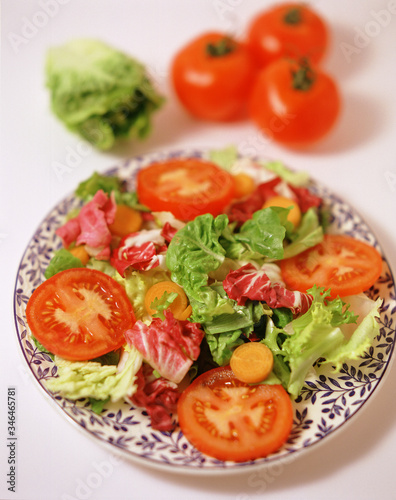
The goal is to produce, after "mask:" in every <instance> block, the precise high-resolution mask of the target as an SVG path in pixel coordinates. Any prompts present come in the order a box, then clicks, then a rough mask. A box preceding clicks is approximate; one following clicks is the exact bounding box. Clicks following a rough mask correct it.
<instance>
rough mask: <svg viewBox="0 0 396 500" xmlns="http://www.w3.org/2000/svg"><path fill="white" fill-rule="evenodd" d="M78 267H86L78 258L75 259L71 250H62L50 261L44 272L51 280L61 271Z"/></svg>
mask: <svg viewBox="0 0 396 500" xmlns="http://www.w3.org/2000/svg"><path fill="white" fill-rule="evenodd" d="M76 267H84V265H83V263H82V262H81V260H80V259H79V258H78V257H75V256H74V255H73V254H72V253H71V252H69V250H66V249H65V248H61V249H60V250H57V251H56V252H55V253H54V256H53V257H52V259H51V260H50V262H49V264H48V266H47V269H46V270H45V271H44V276H45V277H46V279H48V278H51V276H54V275H55V274H57V273H59V272H60V271H65V270H66V269H74V268H76Z"/></svg>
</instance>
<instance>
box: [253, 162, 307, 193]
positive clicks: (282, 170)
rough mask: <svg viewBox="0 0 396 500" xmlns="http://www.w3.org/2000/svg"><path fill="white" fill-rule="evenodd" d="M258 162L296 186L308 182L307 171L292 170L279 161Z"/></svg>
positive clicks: (301, 185) (304, 184)
mask: <svg viewBox="0 0 396 500" xmlns="http://www.w3.org/2000/svg"><path fill="white" fill-rule="evenodd" d="M259 164H260V165H261V166H262V167H263V168H266V169H267V170H271V171H272V172H274V173H275V174H276V175H277V176H278V177H280V178H281V179H283V180H284V181H285V182H287V183H288V184H291V185H292V186H296V187H303V186H306V185H307V184H308V182H309V174H308V172H303V171H301V172H294V171H293V170H290V169H289V168H288V167H286V166H285V165H284V164H283V163H282V162H281V161H268V162H259Z"/></svg>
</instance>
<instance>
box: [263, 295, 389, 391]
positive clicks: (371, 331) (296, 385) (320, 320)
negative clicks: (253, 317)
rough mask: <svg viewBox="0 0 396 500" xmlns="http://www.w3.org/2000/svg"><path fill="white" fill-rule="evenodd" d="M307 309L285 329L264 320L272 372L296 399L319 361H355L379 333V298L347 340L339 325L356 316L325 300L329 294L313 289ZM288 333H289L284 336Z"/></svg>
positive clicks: (353, 320)
mask: <svg viewBox="0 0 396 500" xmlns="http://www.w3.org/2000/svg"><path fill="white" fill-rule="evenodd" d="M309 293H310V294H311V295H312V296H313V302H312V305H311V307H310V309H309V310H308V311H307V312H306V313H305V314H303V315H302V316H300V317H298V318H296V319H295V320H293V321H292V322H291V323H290V324H289V325H288V326H287V328H286V329H280V328H276V327H275V325H274V324H273V322H272V321H271V320H269V321H268V324H267V331H266V335H265V338H264V339H263V340H262V342H263V343H264V344H266V345H267V346H268V347H269V348H270V349H271V350H272V352H273V354H274V372H275V374H276V375H277V376H278V377H279V378H280V379H281V381H282V384H283V385H284V387H285V388H286V389H287V391H288V392H289V393H290V394H291V395H292V396H293V397H296V396H298V394H299V393H300V391H301V388H302V387H303V385H304V382H305V379H306V377H307V375H308V373H309V372H310V370H312V367H313V365H314V364H315V362H316V361H318V360H319V359H321V360H322V362H323V363H330V364H333V365H335V370H339V368H340V367H341V365H342V364H343V363H345V362H346V361H349V360H354V359H357V358H359V357H360V356H362V355H363V354H364V352H365V351H366V349H367V348H368V347H369V346H370V345H371V343H372V341H373V339H374V338H375V337H376V336H377V335H378V333H379V324H378V322H377V321H376V318H377V317H378V316H379V307H380V305H381V303H382V301H381V299H379V300H377V301H376V302H372V308H371V310H370V312H369V313H368V314H367V315H366V316H365V317H364V318H363V319H362V320H361V322H360V324H359V325H358V326H356V328H355V329H354V330H353V333H352V334H351V337H350V338H349V339H348V338H346V336H345V335H344V333H343V331H342V326H343V325H346V324H347V325H351V324H352V323H356V321H357V317H356V315H355V314H354V313H353V312H351V311H350V310H349V305H347V304H345V303H344V302H343V301H342V300H341V299H340V298H339V297H338V298H337V299H334V300H329V292H328V291H324V289H321V288H317V287H314V288H312V289H311V290H309ZM286 330H287V331H291V332H292V334H288V333H287V332H286Z"/></svg>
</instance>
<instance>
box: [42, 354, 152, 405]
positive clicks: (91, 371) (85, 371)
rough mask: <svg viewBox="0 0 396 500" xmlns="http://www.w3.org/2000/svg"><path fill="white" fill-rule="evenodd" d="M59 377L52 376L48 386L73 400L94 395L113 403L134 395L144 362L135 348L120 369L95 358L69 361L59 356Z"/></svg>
mask: <svg viewBox="0 0 396 500" xmlns="http://www.w3.org/2000/svg"><path fill="white" fill-rule="evenodd" d="M55 364H56V365H57V367H58V377H56V378H53V379H49V380H48V381H47V387H48V389H49V390H50V391H52V392H59V393H60V394H61V395H62V396H63V397H65V398H69V399H80V398H93V399H95V400H102V401H103V400H106V399H108V398H110V400H111V401H112V402H115V401H120V400H121V399H123V398H124V397H130V396H132V395H133V394H134V393H135V391H136V389H137V386H136V385H135V384H134V382H135V380H136V373H137V372H138V370H139V368H140V366H141V364H142V356H141V355H140V353H139V352H138V351H137V350H136V349H135V348H131V350H130V351H129V353H128V357H127V360H126V362H125V364H124V366H123V368H122V369H121V371H119V372H118V371H117V366H115V365H102V364H101V363H100V362H95V361H67V360H65V359H62V358H59V357H58V356H55Z"/></svg>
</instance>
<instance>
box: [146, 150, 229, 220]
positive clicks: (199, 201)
mask: <svg viewBox="0 0 396 500" xmlns="http://www.w3.org/2000/svg"><path fill="white" fill-rule="evenodd" d="M137 193H138V197H139V201H140V202H141V203H143V204H144V205H146V206H148V207H149V208H150V209H151V210H152V211H154V212H156V211H169V212H172V213H173V215H174V216H175V217H176V218H178V219H180V220H183V221H187V220H192V219H194V218H195V217H197V216H198V215H203V214H205V213H210V214H212V215H213V216H217V215H219V214H220V213H222V212H223V211H224V209H225V207H226V206H227V205H228V204H229V203H230V201H231V200H232V197H233V194H234V181H233V178H232V176H231V175H230V174H229V173H228V172H226V171H225V170H222V169H220V168H219V167H217V166H216V165H215V164H213V163H211V162H208V161H204V160H200V159H197V158H186V159H173V160H168V161H165V162H161V163H154V164H152V165H150V166H148V167H147V168H144V169H142V170H140V171H139V173H138V176H137Z"/></svg>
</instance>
